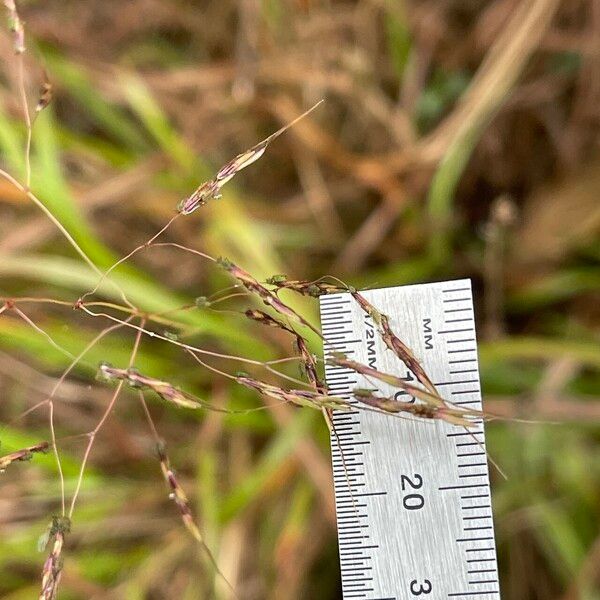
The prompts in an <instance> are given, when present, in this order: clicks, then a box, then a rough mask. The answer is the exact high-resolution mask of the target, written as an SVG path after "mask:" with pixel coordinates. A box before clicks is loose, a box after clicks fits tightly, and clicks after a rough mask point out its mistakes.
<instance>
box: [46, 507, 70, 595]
mask: <svg viewBox="0 0 600 600" xmlns="http://www.w3.org/2000/svg"><path fill="white" fill-rule="evenodd" d="M70 531H71V520H70V519H69V518H68V517H64V516H60V517H59V516H55V517H52V521H51V523H50V525H49V527H48V531H47V533H46V534H45V536H43V540H44V541H45V543H44V547H47V546H48V545H49V544H51V545H52V547H51V549H50V554H49V555H48V557H47V558H46V561H45V562H44V567H43V569H42V589H41V591H40V595H39V600H55V598H56V597H57V594H58V585H59V583H60V577H61V573H62V566H63V558H62V550H63V546H64V543H65V536H66V534H67V533H69V532H70Z"/></svg>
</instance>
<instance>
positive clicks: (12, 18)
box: [4, 0, 25, 54]
mask: <svg viewBox="0 0 600 600" xmlns="http://www.w3.org/2000/svg"><path fill="white" fill-rule="evenodd" d="M4 6H5V7H6V9H7V10H8V27H9V29H10V31H11V33H12V34H13V48H14V51H15V54H23V52H25V28H24V27H23V21H22V20H21V17H19V13H18V12H17V6H16V4H15V0H4Z"/></svg>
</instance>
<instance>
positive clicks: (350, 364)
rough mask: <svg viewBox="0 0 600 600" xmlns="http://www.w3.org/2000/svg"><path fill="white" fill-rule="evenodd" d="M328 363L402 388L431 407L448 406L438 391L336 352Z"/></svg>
mask: <svg viewBox="0 0 600 600" xmlns="http://www.w3.org/2000/svg"><path fill="white" fill-rule="evenodd" d="M327 361H328V362H329V363H330V364H332V365H336V366H338V367H345V368H347V369H351V370H352V371H356V372H357V373H360V374H361V375H365V376H366V377H373V378H374V379H378V380H379V381H383V382H384V383H387V384H388V385H391V386H393V387H397V388H400V389H401V390H404V391H405V392H408V393H409V394H410V395H411V396H414V397H415V398H418V399H419V400H421V401H422V402H425V403H426V404H429V405H431V406H439V407H443V406H446V405H447V404H448V403H447V402H446V400H444V399H443V398H442V397H441V396H440V395H439V394H438V393H437V391H436V392H435V393H432V392H430V391H429V390H424V389H422V388H420V387H418V386H416V385H412V384H411V383H408V382H407V381H405V380H404V379H401V378H400V377H398V376H396V375H390V374H389V373H383V372H382V371H378V370H377V369H374V368H373V367H369V366H367V365H363V364H362V363H359V362H356V361H354V360H350V359H349V358H346V356H345V355H344V354H342V353H340V352H335V353H332V354H330V355H329V356H328V357H327Z"/></svg>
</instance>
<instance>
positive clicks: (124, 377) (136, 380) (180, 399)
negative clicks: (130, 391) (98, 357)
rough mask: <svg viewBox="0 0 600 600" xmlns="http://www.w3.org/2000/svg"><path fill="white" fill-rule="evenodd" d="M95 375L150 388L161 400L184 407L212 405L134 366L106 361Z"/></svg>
mask: <svg viewBox="0 0 600 600" xmlns="http://www.w3.org/2000/svg"><path fill="white" fill-rule="evenodd" d="M97 377H98V379H100V380H102V381H110V382H114V381H124V382H125V383H127V384H128V385H129V386H131V387H133V388H137V389H147V390H151V391H153V392H154V393H156V394H158V395H159V396H160V397H161V398H162V399H163V400H166V401H167V402H171V403H173V404H176V405H177V406H181V407H184V408H194V409H197V408H211V410H213V407H209V406H208V405H207V404H205V403H204V402H203V401H202V400H200V399H199V398H196V397H194V396H192V395H191V394H188V393H187V392H183V391H181V390H180V389H178V388H176V387H175V386H174V385H173V384H171V383H169V382H168V381H161V380H160V379H154V378H153V377H148V376H147V375H142V374H141V373H140V372H139V371H138V370H137V369H134V368H130V369H118V368H116V367H113V366H111V365H109V364H108V363H101V364H100V367H99V369H98V376H97Z"/></svg>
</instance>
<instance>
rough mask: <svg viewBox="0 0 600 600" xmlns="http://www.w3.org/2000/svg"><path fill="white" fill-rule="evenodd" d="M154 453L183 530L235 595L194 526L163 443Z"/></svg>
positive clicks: (184, 494)
mask: <svg viewBox="0 0 600 600" xmlns="http://www.w3.org/2000/svg"><path fill="white" fill-rule="evenodd" d="M156 453H157V454H158V460H159V461H160V470H161V471H162V474H163V477H164V479H165V481H166V483H167V485H168V486H169V489H170V494H169V498H170V499H171V500H173V502H174V503H175V506H177V509H178V510H179V514H180V515H181V520H182V521H183V524H184V526H185V528H186V529H187V530H188V531H189V532H190V534H191V535H192V537H193V538H194V539H195V540H196V541H197V542H198V543H199V544H200V545H201V546H202V549H203V550H204V552H206V555H207V556H208V558H209V560H210V562H211V563H212V565H213V567H214V569H215V571H216V572H217V573H218V574H219V576H220V577H222V579H223V580H224V581H225V583H226V584H227V585H228V586H229V587H230V588H231V590H232V591H233V592H234V594H235V590H234V589H233V586H232V585H231V584H230V583H229V581H228V580H227V578H226V577H225V575H223V573H222V572H221V571H220V569H219V567H218V565H217V561H216V559H215V557H214V556H213V554H212V552H211V551H210V548H209V547H208V546H207V545H206V542H205V541H204V537H203V536H202V533H201V532H200V528H199V527H198V525H197V524H196V521H194V517H193V515H192V509H191V508H190V503H189V500H188V497H187V495H186V493H185V492H184V491H183V488H182V487H181V486H180V485H179V482H178V481H177V477H176V476H175V472H174V471H173V469H172V468H171V464H170V461H169V457H168V456H167V452H166V448H165V445H164V443H162V442H159V443H157V445H156Z"/></svg>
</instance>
